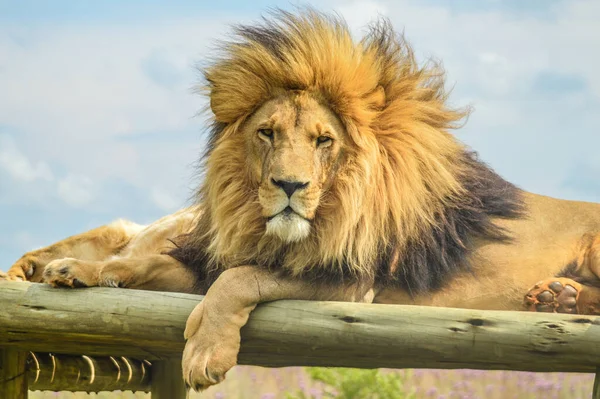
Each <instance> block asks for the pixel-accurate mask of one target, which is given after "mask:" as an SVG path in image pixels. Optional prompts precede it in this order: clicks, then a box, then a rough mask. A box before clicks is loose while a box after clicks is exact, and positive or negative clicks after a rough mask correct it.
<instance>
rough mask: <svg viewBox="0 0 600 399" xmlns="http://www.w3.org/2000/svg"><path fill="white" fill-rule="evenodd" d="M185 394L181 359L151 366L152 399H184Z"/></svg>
mask: <svg viewBox="0 0 600 399" xmlns="http://www.w3.org/2000/svg"><path fill="white" fill-rule="evenodd" d="M187 393H188V390H187V388H186V386H185V382H184V381H183V372H182V370H181V357H177V358H174V359H168V360H160V361H156V362H154V363H153V364H152V393H151V395H150V396H151V398H152V399H186V398H187Z"/></svg>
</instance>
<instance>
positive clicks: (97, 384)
mask: <svg viewBox="0 0 600 399" xmlns="http://www.w3.org/2000/svg"><path fill="white" fill-rule="evenodd" d="M201 299H202V297H201V296H196V295H189V294H174V293H165V292H150V291H137V290H124V289H113V288H87V289H74V290H71V289H52V288H49V287H47V286H45V285H41V284H30V283H18V282H6V281H0V398H11V399H13V398H14V399H21V398H25V397H26V396H27V390H28V389H30V390H38V389H41V390H45V389H48V390H70V391H98V390H109V391H110V390H124V389H131V390H143V391H150V392H152V398H153V399H156V398H172V399H177V398H180V397H181V398H184V397H185V387H184V385H183V382H182V379H181V367H180V355H181V352H182V350H183V346H184V340H183V329H184V327H185V321H186V318H187V316H188V315H189V313H190V312H191V310H192V309H193V308H194V306H195V305H196V304H197V303H198V302H199V301H200V300H201ZM50 354H51V355H50ZM66 355H68V356H66ZM82 355H85V356H82ZM136 359H139V360H136ZM239 363H240V364H248V365H257V366H269V367H279V366H340V367H359V368H379V367H386V368H436V369H443V368H446V369H454V368H471V369H486V370H527V371H537V372H550V371H563V372H587V373H597V374H596V383H595V387H594V398H600V387H598V380H599V377H598V371H597V370H598V366H600V317H592V316H578V315H557V314H544V313H529V312H505V311H480V310H466V309H454V308H434V307H422V306H401V305H372V304H353V303H341V302H307V301H277V302H272V303H269V304H264V305H261V306H259V307H258V308H257V309H256V310H255V311H254V312H253V313H252V316H251V317H250V321H249V322H248V325H247V326H246V327H244V329H243V331H242V349H241V352H240V355H239Z"/></svg>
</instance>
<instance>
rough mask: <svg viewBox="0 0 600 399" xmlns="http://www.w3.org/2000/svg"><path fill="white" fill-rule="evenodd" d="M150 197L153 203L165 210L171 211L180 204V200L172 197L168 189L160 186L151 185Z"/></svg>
mask: <svg viewBox="0 0 600 399" xmlns="http://www.w3.org/2000/svg"><path fill="white" fill-rule="evenodd" d="M150 199H151V200H152V202H154V204H155V205H156V206H157V207H159V208H160V209H161V210H163V211H165V212H173V211H175V210H177V209H178V208H180V207H181V206H182V203H181V201H179V200H177V199H176V198H174V197H173V196H172V195H171V194H169V192H168V191H166V190H165V189H163V188H160V187H153V188H152V190H151V192H150Z"/></svg>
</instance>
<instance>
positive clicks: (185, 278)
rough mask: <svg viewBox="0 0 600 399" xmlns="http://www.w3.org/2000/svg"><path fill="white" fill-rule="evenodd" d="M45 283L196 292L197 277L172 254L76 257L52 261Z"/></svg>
mask: <svg viewBox="0 0 600 399" xmlns="http://www.w3.org/2000/svg"><path fill="white" fill-rule="evenodd" d="M43 280H44V282H47V283H48V284H51V285H53V286H55V287H93V286H100V287H122V288H134V289H140V290H153V291H172V292H189V293H193V292H194V287H195V277H194V276H193V274H192V273H191V272H190V271H189V270H188V269H187V268H186V267H185V266H184V265H182V264H181V263H180V262H178V261H177V260H175V259H173V258H172V257H170V256H169V255H149V256H144V257H138V258H116V259H111V260H107V261H90V260H79V259H73V258H66V259H58V260H54V261H52V262H50V263H49V264H48V265H47V266H46V268H45V270H44V273H43Z"/></svg>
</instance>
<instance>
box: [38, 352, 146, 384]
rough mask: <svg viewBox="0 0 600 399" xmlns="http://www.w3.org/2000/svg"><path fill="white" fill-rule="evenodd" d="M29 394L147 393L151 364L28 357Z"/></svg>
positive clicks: (40, 355) (118, 359) (113, 359)
mask: <svg viewBox="0 0 600 399" xmlns="http://www.w3.org/2000/svg"><path fill="white" fill-rule="evenodd" d="M27 363H28V370H29V372H28V379H29V390H31V391H69V392H78V391H82V392H88V393H89V392H100V391H116V390H120V391H134V392H136V391H143V392H149V391H150V373H151V364H150V362H147V361H140V360H136V359H128V358H125V357H121V356H111V357H89V356H76V355H75V356H74V355H54V354H50V353H30V354H29V359H28V362H27Z"/></svg>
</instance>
